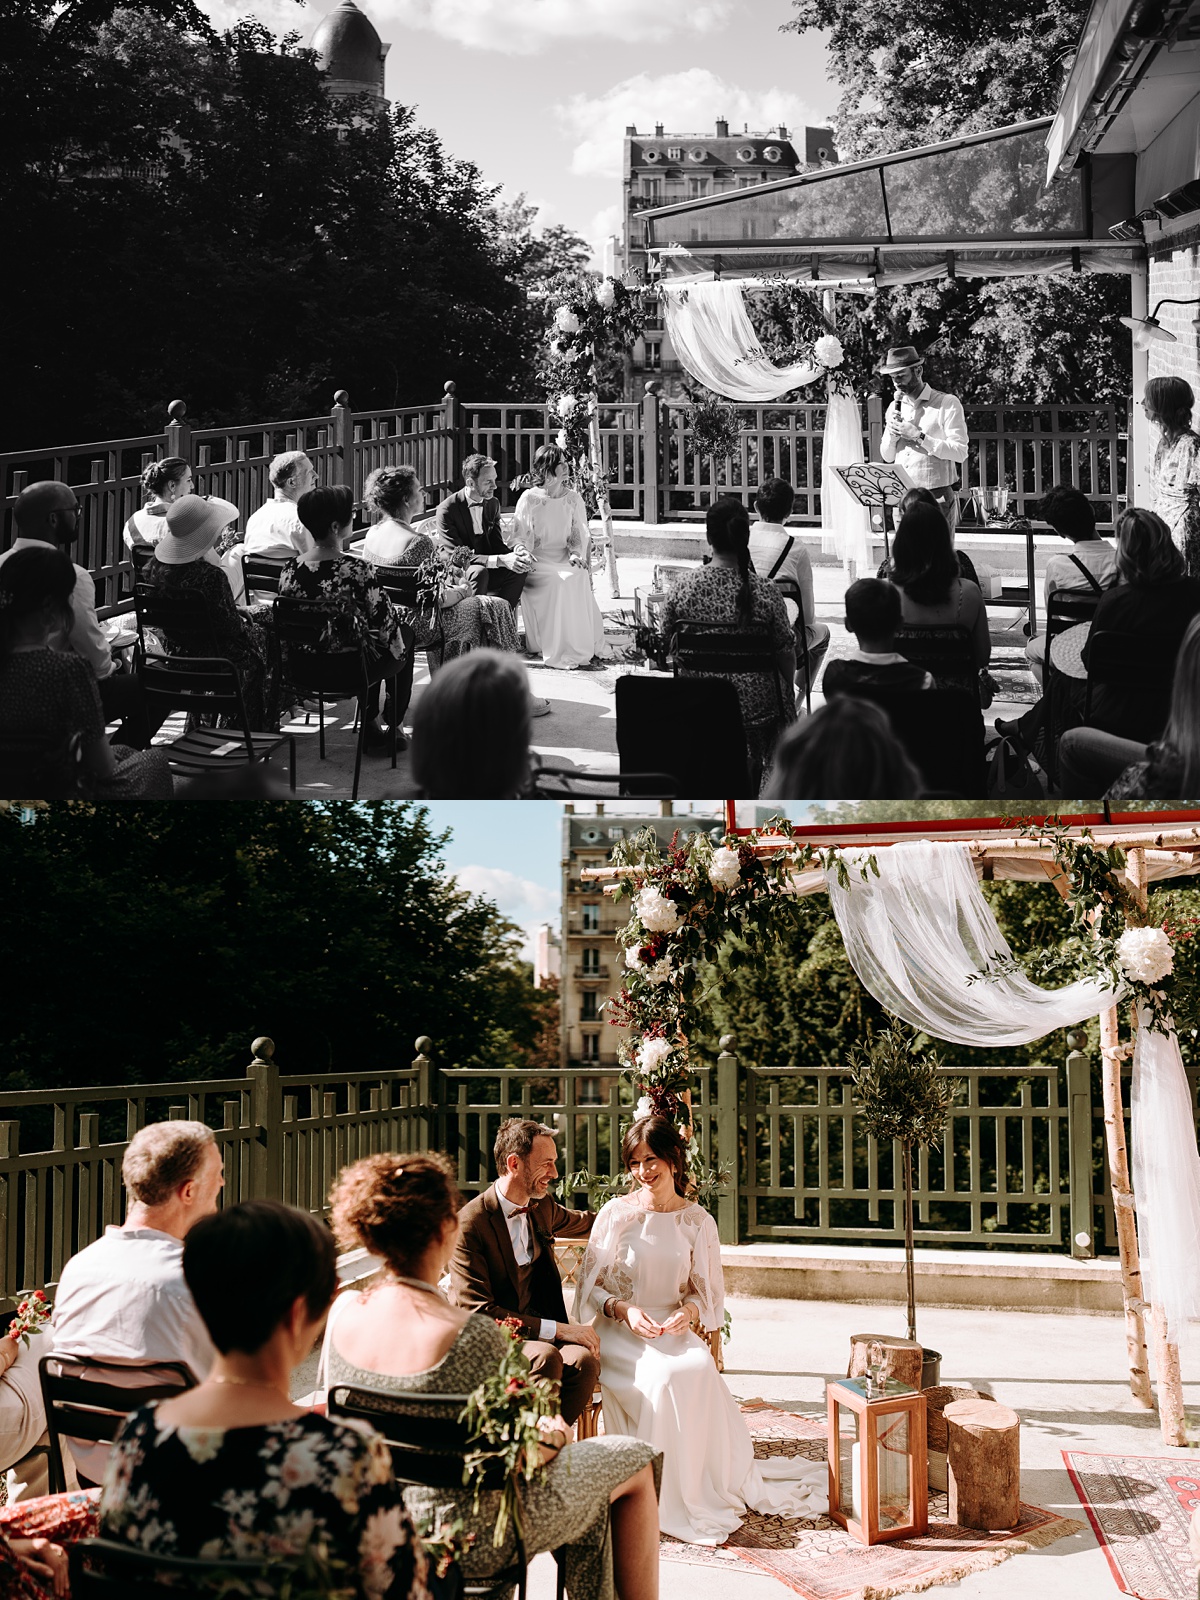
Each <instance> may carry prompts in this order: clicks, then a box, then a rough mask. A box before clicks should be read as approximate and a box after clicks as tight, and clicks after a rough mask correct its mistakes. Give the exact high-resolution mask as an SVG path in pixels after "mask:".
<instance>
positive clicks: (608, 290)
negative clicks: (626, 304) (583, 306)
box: [596, 278, 617, 311]
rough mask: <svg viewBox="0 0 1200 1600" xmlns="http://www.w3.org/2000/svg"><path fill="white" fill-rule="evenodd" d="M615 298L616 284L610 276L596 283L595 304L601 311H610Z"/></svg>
mask: <svg viewBox="0 0 1200 1600" xmlns="http://www.w3.org/2000/svg"><path fill="white" fill-rule="evenodd" d="M616 298H617V286H616V284H615V283H614V282H613V280H612V279H611V278H605V279H604V280H603V282H601V283H598V284H597V285H596V304H597V305H598V306H599V307H600V309H601V310H602V311H611V310H612V307H613V303H614V301H615V300H616Z"/></svg>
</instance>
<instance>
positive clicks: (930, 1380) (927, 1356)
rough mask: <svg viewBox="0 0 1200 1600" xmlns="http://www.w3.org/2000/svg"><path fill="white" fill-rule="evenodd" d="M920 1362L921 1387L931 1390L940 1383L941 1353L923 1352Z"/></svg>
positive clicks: (936, 1351)
mask: <svg viewBox="0 0 1200 1600" xmlns="http://www.w3.org/2000/svg"><path fill="white" fill-rule="evenodd" d="M922 1357H923V1359H922V1361H921V1387H922V1389H933V1388H936V1386H937V1385H938V1384H939V1383H941V1381H942V1352H941V1351H940V1350H923V1351H922Z"/></svg>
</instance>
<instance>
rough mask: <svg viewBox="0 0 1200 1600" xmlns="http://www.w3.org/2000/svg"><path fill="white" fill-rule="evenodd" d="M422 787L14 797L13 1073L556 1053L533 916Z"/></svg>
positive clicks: (128, 1074)
mask: <svg viewBox="0 0 1200 1600" xmlns="http://www.w3.org/2000/svg"><path fill="white" fill-rule="evenodd" d="M445 837H446V836H445V835H444V834H438V833H436V832H434V831H432V829H431V827H430V823H429V819H428V813H427V812H426V811H425V810H424V809H423V808H421V807H417V806H412V805H407V804H394V803H388V804H377V805H359V806H351V805H348V804H336V803H335V804H320V803H318V804H306V805H296V804H294V803H291V802H283V803H279V804H267V803H264V804H261V805H257V804H256V805H242V806H239V805H235V806H203V805H201V806H104V807H97V808H94V809H92V808H87V807H75V806H71V805H51V806H50V807H49V808H48V809H46V810H45V811H42V812H40V813H38V814H37V816H36V818H35V820H34V821H33V823H32V824H30V825H27V826H22V825H21V823H20V822H18V821H16V820H14V817H13V815H12V814H9V815H8V816H5V817H0V894H2V896H3V901H4V904H5V906H6V907H8V908H9V911H8V919H7V926H8V949H7V952H6V961H5V966H6V985H5V987H6V1000H5V1006H4V1011H3V1021H2V1023H0V1037H2V1038H3V1046H4V1048H3V1058H2V1060H3V1065H2V1067H0V1086H2V1087H4V1088H14V1089H15V1088H46V1087H49V1086H52V1085H81V1084H112V1083H125V1082H153V1081H156V1080H166V1079H172V1078H186V1077H221V1076H226V1075H228V1074H230V1073H231V1072H232V1073H237V1072H239V1071H240V1070H241V1068H242V1067H243V1066H244V1065H245V1061H246V1060H247V1059H248V1057H247V1048H248V1045H249V1043H250V1041H251V1039H253V1038H254V1037H255V1036H256V1035H257V1034H261V1033H267V1034H269V1035H270V1036H271V1037H272V1038H273V1039H274V1040H275V1042H276V1046H277V1059H278V1061H279V1062H280V1065H281V1067H282V1069H283V1070H284V1071H285V1072H297V1073H299V1072H306V1071H322V1070H337V1071H348V1070H353V1069H370V1068H376V1067H386V1066H392V1065H407V1064H408V1062H409V1061H410V1060H411V1059H412V1053H413V1041H414V1039H415V1038H416V1037H417V1036H418V1035H419V1034H426V1033H427V1034H429V1036H430V1037H431V1038H432V1039H433V1040H434V1043H435V1047H436V1051H437V1056H438V1059H439V1060H440V1061H441V1062H443V1063H445V1064H458V1065H462V1066H485V1065H486V1066H498V1065H499V1066H503V1065H509V1064H511V1065H514V1066H534V1065H540V1064H541V1063H542V1037H543V1030H544V1026H545V1003H546V1002H545V997H543V996H541V995H540V992H539V991H537V990H535V989H534V988H533V984H532V974H531V972H530V969H529V967H528V965H527V964H525V963H521V962H519V961H518V960H517V956H516V952H517V948H518V944H519V934H518V932H517V930H516V929H515V928H514V927H513V926H512V924H510V923H509V922H507V921H506V920H505V919H504V918H503V917H501V916H500V915H499V913H498V912H497V910H496V908H495V906H494V905H492V904H491V903H490V902H488V901H486V900H484V899H481V898H480V897H478V896H474V895H469V894H466V893H464V892H462V891H461V890H459V889H458V888H456V887H455V886H454V885H453V884H452V882H451V881H450V880H449V878H448V877H447V874H446V872H445V870H444V867H443V865H442V862H441V859H440V852H441V848H442V845H443V843H444V841H445Z"/></svg>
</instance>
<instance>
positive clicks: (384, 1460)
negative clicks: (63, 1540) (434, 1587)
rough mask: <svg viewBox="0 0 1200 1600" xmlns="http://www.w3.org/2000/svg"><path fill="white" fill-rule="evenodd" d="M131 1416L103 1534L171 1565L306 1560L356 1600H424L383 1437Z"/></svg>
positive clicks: (288, 1425) (302, 1420)
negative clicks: (179, 1559) (187, 1560)
mask: <svg viewBox="0 0 1200 1600" xmlns="http://www.w3.org/2000/svg"><path fill="white" fill-rule="evenodd" d="M156 1413H157V1408H156V1407H154V1406H143V1407H141V1408H140V1409H139V1410H137V1411H134V1412H132V1413H131V1414H130V1416H129V1418H128V1419H127V1421H126V1423H125V1425H124V1427H123V1428H122V1430H121V1433H120V1435H119V1436H118V1439H117V1441H116V1443H115V1444H114V1446H113V1448H112V1451H111V1453H110V1455H109V1463H108V1470H107V1471H106V1473H105V1476H104V1487H103V1490H102V1492H101V1497H100V1534H101V1537H102V1538H105V1539H116V1540H123V1541H125V1542H126V1543H128V1544H131V1545H135V1546H137V1547H138V1548H139V1549H142V1550H154V1551H157V1552H158V1553H160V1554H161V1555H164V1556H195V1557H199V1558H200V1559H201V1560H206V1561H219V1560H221V1559H222V1558H224V1559H228V1560H234V1561H249V1560H255V1559H257V1558H259V1557H262V1558H264V1559H269V1560H272V1561H286V1560H287V1559H288V1558H289V1557H293V1556H302V1555H305V1554H308V1555H309V1556H310V1557H311V1558H313V1565H314V1566H315V1567H316V1569H317V1571H320V1570H321V1568H322V1567H324V1568H325V1570H326V1571H327V1572H328V1573H329V1574H330V1575H331V1576H332V1578H333V1580H334V1587H337V1586H338V1585H342V1586H346V1585H349V1586H351V1588H352V1592H353V1593H354V1595H355V1596H356V1597H358V1600H429V1595H428V1589H427V1587H426V1560H425V1552H424V1550H423V1548H422V1546H421V1544H420V1541H419V1540H418V1539H417V1537H416V1534H415V1533H414V1530H413V1525H412V1519H411V1518H410V1517H409V1514H408V1512H407V1511H406V1510H405V1508H404V1502H403V1500H402V1499H401V1495H400V1489H399V1486H398V1485H397V1483H396V1476H395V1471H394V1469H393V1467H392V1457H391V1452H390V1451H389V1450H388V1447H387V1445H386V1444H385V1443H384V1441H383V1440H382V1438H380V1436H379V1435H378V1434H377V1433H374V1432H372V1430H371V1429H369V1428H367V1427H363V1426H360V1425H357V1424H354V1423H350V1422H341V1421H333V1420H331V1419H330V1418H327V1417H320V1416H316V1415H315V1414H313V1413H311V1412H309V1413H306V1414H305V1415H304V1416H300V1417H293V1418H289V1419H288V1420H286V1421H283V1422H268V1423H264V1424H260V1425H258V1426H257V1427H245V1428H195V1427H176V1426H172V1425H170V1424H168V1423H163V1424H161V1425H160V1424H159V1422H158V1421H157V1416H156Z"/></svg>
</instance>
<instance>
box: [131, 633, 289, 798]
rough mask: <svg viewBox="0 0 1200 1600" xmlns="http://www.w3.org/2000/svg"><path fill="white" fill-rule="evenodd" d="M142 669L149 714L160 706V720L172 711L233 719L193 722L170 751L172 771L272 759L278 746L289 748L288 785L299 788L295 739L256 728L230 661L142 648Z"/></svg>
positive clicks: (193, 772) (192, 772)
mask: <svg viewBox="0 0 1200 1600" xmlns="http://www.w3.org/2000/svg"><path fill="white" fill-rule="evenodd" d="M138 672H139V674H140V676H141V680H142V693H143V694H144V695H145V697H146V706H147V710H148V712H149V713H150V716H151V718H152V719H153V717H154V716H155V715H156V713H157V712H158V711H161V713H162V716H161V718H160V719H159V721H160V724H161V722H162V721H165V720H166V717H167V715H168V714H169V713H170V712H171V711H186V712H188V713H189V722H191V721H192V719H193V718H197V717H210V716H214V715H225V716H229V717H232V718H234V719H235V723H236V725H235V726H234V727H230V728H204V727H199V726H195V725H193V726H190V727H189V729H188V731H187V732H186V733H184V734H181V735H180V737H179V738H178V739H174V740H172V741H171V743H170V744H167V745H163V746H160V748H162V749H163V750H165V752H166V756H167V760H168V762H169V763H170V767H171V771H172V772H173V773H176V774H178V775H179V776H180V777H181V778H196V777H199V776H201V775H202V774H203V773H211V772H218V771H221V770H222V769H228V768H229V767H232V766H242V765H245V766H253V765H254V763H255V762H257V761H269V760H270V759H271V757H272V756H273V755H274V754H275V752H276V751H277V750H282V749H283V747H284V746H285V745H286V746H287V749H288V786H289V788H290V789H291V792H292V793H293V794H295V792H296V739H295V735H294V734H290V733H253V732H252V731H251V729H250V719H249V717H248V716H247V713H246V702H245V700H244V698H243V696H242V683H241V679H240V678H239V676H238V670H237V668H236V667H235V666H234V664H233V662H232V661H226V660H225V659H224V658H223V657H220V656H163V655H158V654H156V653H151V652H146V653H145V654H142V653H141V651H140V649H139V659H138Z"/></svg>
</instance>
